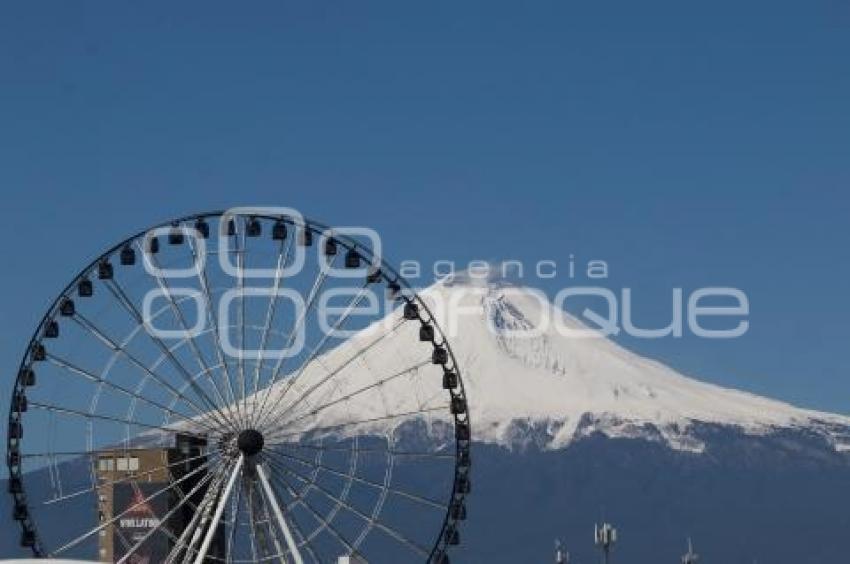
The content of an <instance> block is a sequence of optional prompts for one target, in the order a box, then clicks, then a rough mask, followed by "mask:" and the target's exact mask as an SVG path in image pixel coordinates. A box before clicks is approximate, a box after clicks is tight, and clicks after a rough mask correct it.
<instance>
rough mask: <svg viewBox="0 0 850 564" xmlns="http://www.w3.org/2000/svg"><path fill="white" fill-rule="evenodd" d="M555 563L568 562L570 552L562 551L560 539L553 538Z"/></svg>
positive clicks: (564, 563) (562, 563)
mask: <svg viewBox="0 0 850 564" xmlns="http://www.w3.org/2000/svg"><path fill="white" fill-rule="evenodd" d="M555 564H570V553H569V552H566V551H564V547H563V545H561V541H560V539H556V540H555Z"/></svg>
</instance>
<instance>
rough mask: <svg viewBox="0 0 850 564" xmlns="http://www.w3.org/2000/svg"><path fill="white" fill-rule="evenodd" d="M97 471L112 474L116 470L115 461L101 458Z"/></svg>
mask: <svg viewBox="0 0 850 564" xmlns="http://www.w3.org/2000/svg"><path fill="white" fill-rule="evenodd" d="M97 469H98V470H100V471H101V472H112V471H113V470H115V460H114V459H112V458H100V459H98V461H97Z"/></svg>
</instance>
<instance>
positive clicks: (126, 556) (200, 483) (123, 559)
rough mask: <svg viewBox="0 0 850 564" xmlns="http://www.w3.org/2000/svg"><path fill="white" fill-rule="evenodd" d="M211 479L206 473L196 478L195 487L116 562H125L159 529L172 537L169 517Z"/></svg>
mask: <svg viewBox="0 0 850 564" xmlns="http://www.w3.org/2000/svg"><path fill="white" fill-rule="evenodd" d="M211 479H212V475H210V474H207V475H205V476H204V477H203V478H201V479H200V480H198V483H197V484H196V485H195V487H193V488H192V489H191V490H190V491H189V493H188V494H186V495H185V496H184V497H183V498H182V499H181V500H180V501H179V502H177V503H175V504H173V506H172V507H171V509H170V510H169V511H168V512H166V514H165V515H163V516H162V517H160V519H159V524H158V525H157V526H156V527H154V528H152V529H151V530H149V531H148V532H147V533H145V534H144V535H143V536H142V538H140V539H139V540H138V542H136V544H134V545H133V546H132V548H130V550H128V551H127V552H125V553H124V556H122V557H121V558H120V559H119V560H118V562H117V563H116V564H124V563H125V562H127V561H128V560H129V559H130V558H131V557H132V556H133V555H135V553H136V551H137V550H139V549H140V548H141V547H142V545H144V544H145V542H147V541H148V540H149V539H150V538H151V537H152V536H154V535H155V534H156V533H158V532H160V531H165V530H167V531H168V533H170V534H169V536H170V537H172V538H174V535H173V532H172V531H171V530H170V529H169V528H168V527H167V523H168V522H169V519H171V517H172V516H173V515H174V514H175V513H177V511H179V510H180V508H181V507H183V506H184V505H185V504H186V502H187V501H189V499H190V498H191V497H192V496H193V495H195V493H197V492H198V491H200V489H201V488H202V487H204V486H205V485H207V483H209V481H210V480H211Z"/></svg>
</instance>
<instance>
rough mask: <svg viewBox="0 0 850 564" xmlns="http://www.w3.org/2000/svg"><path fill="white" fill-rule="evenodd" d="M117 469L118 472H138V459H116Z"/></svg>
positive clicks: (123, 457) (124, 457)
mask: <svg viewBox="0 0 850 564" xmlns="http://www.w3.org/2000/svg"><path fill="white" fill-rule="evenodd" d="M116 462H117V469H118V471H119V472H136V471H138V470H139V459H138V458H137V457H135V456H133V457H126V456H122V457H121V458H118V459H117V461H116Z"/></svg>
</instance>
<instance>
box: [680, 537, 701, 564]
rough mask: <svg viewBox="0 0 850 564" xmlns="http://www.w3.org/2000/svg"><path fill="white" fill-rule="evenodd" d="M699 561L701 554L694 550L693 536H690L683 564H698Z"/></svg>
mask: <svg viewBox="0 0 850 564" xmlns="http://www.w3.org/2000/svg"><path fill="white" fill-rule="evenodd" d="M697 562H699V554H697V553H696V552H694V545H693V543H691V537H688V553H687V554H685V555H683V556H682V564H697Z"/></svg>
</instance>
